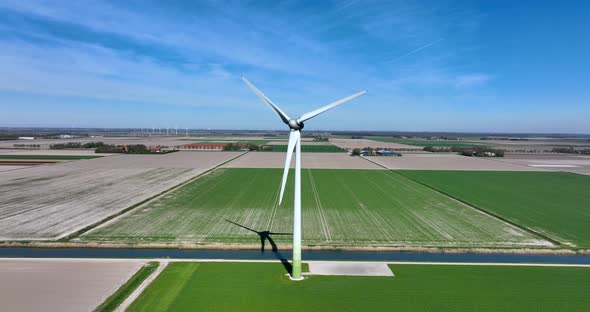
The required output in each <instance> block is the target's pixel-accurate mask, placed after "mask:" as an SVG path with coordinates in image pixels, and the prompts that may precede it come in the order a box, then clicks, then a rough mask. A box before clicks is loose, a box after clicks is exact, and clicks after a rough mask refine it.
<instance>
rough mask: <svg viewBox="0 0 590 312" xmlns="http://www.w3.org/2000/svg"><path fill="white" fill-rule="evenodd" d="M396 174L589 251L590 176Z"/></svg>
mask: <svg viewBox="0 0 590 312" xmlns="http://www.w3.org/2000/svg"><path fill="white" fill-rule="evenodd" d="M398 172H399V173H401V174H402V175H404V176H408V177H410V178H412V179H415V180H417V181H420V182H422V183H424V184H426V185H429V186H431V187H432V188H434V189H437V190H440V191H442V192H444V193H445V194H448V195H450V196H453V197H455V198H457V199H459V200H461V201H464V202H467V203H469V204H471V205H474V206H476V207H478V208H481V209H483V210H486V211H489V212H491V213H493V214H496V215H498V216H500V217H502V218H505V219H507V220H510V221H512V222H514V223H517V224H520V225H523V226H526V227H528V228H530V229H533V230H534V231H536V232H539V233H542V234H543V235H546V236H548V237H551V238H553V239H555V240H557V241H560V242H562V243H573V244H575V245H576V246H577V247H581V248H589V247H590V226H589V225H590V176H584V175H578V174H573V173H565V172H499V171H411V170H403V171H398Z"/></svg>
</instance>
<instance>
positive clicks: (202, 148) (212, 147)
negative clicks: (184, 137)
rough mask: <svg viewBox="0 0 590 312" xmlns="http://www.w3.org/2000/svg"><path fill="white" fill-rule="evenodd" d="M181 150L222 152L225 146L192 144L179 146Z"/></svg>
mask: <svg viewBox="0 0 590 312" xmlns="http://www.w3.org/2000/svg"><path fill="white" fill-rule="evenodd" d="M179 147H180V148H181V149H187V150H196V151H222V150H223V148H224V147H225V144H215V143H192V144H185V145H181V146H179Z"/></svg>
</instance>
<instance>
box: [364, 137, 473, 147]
mask: <svg viewBox="0 0 590 312" xmlns="http://www.w3.org/2000/svg"><path fill="white" fill-rule="evenodd" d="M367 139H369V140H373V141H377V142H391V143H399V144H406V145H413V146H422V147H427V146H432V147H473V146H481V145H482V144H479V143H472V142H465V141H454V140H444V141H443V140H441V141H436V140H413V139H399V138H393V137H367Z"/></svg>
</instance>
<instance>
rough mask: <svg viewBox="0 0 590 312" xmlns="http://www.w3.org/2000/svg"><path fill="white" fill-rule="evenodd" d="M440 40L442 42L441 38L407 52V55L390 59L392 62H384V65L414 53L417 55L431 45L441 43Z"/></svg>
mask: <svg viewBox="0 0 590 312" xmlns="http://www.w3.org/2000/svg"><path fill="white" fill-rule="evenodd" d="M442 40H443V38H440V39H437V40H434V41H433V42H431V43H429V44H426V45H423V46H421V47H419V48H418V49H415V50H412V51H410V52H408V53H406V54H404V55H400V56H398V57H396V58H394V59H392V60H389V61H386V62H385V63H392V62H395V61H397V60H399V59H401V58H404V57H406V56H409V55H412V54H414V53H417V52H419V51H422V50H424V49H426V48H428V47H429V46H431V45H435V44H437V43H439V42H441V41H442Z"/></svg>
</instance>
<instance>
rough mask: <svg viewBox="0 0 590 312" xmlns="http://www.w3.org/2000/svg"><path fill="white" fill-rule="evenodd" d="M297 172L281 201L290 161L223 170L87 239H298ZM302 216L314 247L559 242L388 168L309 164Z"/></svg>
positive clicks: (217, 241) (306, 241)
mask: <svg viewBox="0 0 590 312" xmlns="http://www.w3.org/2000/svg"><path fill="white" fill-rule="evenodd" d="M290 177H291V178H290V179H289V180H288V182H287V185H286V190H285V197H284V199H283V204H282V205H280V206H279V205H278V203H277V201H278V192H279V188H280V178H281V170H280V169H218V170H215V171H213V172H211V173H210V174H208V175H205V176H203V177H200V178H199V179H197V180H195V181H193V182H191V183H189V184H187V185H185V186H183V187H181V188H179V189H177V190H175V191H173V192H170V193H168V194H167V195H165V196H163V197H162V198H160V199H158V200H155V201H153V202H151V203H149V204H147V205H145V206H143V207H140V208H138V209H137V210H136V211H133V212H131V213H129V214H128V215H126V216H124V217H121V218H119V219H117V220H115V221H113V222H110V223H108V224H105V225H103V226H100V227H98V228H96V229H94V230H92V231H90V232H88V233H86V234H84V235H83V236H82V237H80V238H79V240H81V241H99V242H120V243H133V242H158V243H180V242H181V243H189V244H190V243H193V244H249V245H255V244H259V243H260V236H259V235H260V233H262V232H265V231H270V232H271V237H272V239H273V240H274V241H276V242H277V243H279V244H289V243H290V240H291V236H290V233H291V231H292V222H293V180H292V177H293V176H292V175H290ZM302 215H303V224H302V229H303V240H304V245H306V246H321V245H326V246H394V247H395V246H405V247H407V246H410V247H411V246H415V247H431V246H436V247H493V248H510V247H516V248H518V247H554V246H553V245H552V244H551V243H550V242H547V241H545V240H543V239H542V238H540V237H537V236H535V235H533V234H531V233H529V232H527V231H524V230H522V229H519V228H517V227H514V226H512V225H510V224H507V223H505V222H503V221H501V220H499V219H496V218H494V217H491V216H489V215H487V214H484V213H482V212H480V211H478V210H476V209H473V208H472V207H469V206H467V205H465V204H463V203H461V202H458V201H456V200H454V199H451V198H449V197H447V196H445V195H443V194H441V193H438V192H436V191H433V190H432V189H430V188H428V187H426V186H423V185H421V184H419V183H417V182H414V181H412V180H410V179H407V178H405V177H403V176H400V175H398V174H396V173H394V172H388V171H384V170H328V169H305V170H304V172H303V174H302ZM272 233H277V234H272ZM273 235H274V236H273Z"/></svg>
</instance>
